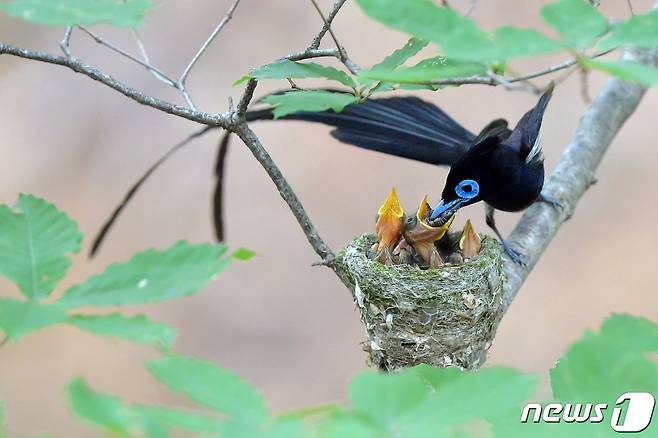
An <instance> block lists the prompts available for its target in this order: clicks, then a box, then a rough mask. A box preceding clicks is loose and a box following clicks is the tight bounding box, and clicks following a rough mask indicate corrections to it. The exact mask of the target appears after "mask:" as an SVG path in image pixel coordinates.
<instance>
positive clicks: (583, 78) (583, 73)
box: [580, 69, 592, 104]
mask: <svg viewBox="0 0 658 438" xmlns="http://www.w3.org/2000/svg"><path fill="white" fill-rule="evenodd" d="M580 97H581V99H583V102H585V103H586V104H590V103H592V96H590V94H589V70H585V69H580Z"/></svg>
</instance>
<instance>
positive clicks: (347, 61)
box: [309, 0, 359, 74]
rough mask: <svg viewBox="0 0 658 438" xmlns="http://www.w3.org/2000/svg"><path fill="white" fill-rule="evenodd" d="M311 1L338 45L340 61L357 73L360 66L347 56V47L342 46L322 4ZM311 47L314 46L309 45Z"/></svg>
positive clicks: (353, 72)
mask: <svg viewBox="0 0 658 438" xmlns="http://www.w3.org/2000/svg"><path fill="white" fill-rule="evenodd" d="M310 1H311V3H312V4H313V7H315V10H316V11H317V12H318V15H320V18H322V21H323V22H324V26H323V27H322V28H323V29H324V27H326V28H327V30H328V31H329V34H330V35H331V38H332V39H333V40H334V44H335V45H336V49H337V50H338V55H339V58H338V59H340V61H341V62H342V63H343V64H345V67H347V69H348V70H349V71H350V72H351V73H352V74H356V73H357V71H358V70H359V68H358V67H357V66H356V64H354V63H353V62H352V61H351V60H350V59H349V57H348V56H347V53H346V52H345V49H344V48H343V46H341V44H340V42H338V38H336V34H335V33H334V30H333V29H332V28H331V22H329V21H328V20H327V19H326V18H325V17H324V14H323V13H322V9H320V6H318V3H317V2H316V1H315V0H310ZM309 48H312V46H311V47H309Z"/></svg>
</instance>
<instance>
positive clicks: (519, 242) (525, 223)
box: [503, 52, 658, 307]
mask: <svg viewBox="0 0 658 438" xmlns="http://www.w3.org/2000/svg"><path fill="white" fill-rule="evenodd" d="M623 59H624V60H629V61H636V62H642V63H644V64H647V65H653V66H655V65H657V64H658V53H656V52H635V53H630V52H627V53H626V54H625V55H624V56H623ZM645 91H646V88H645V87H643V86H642V85H638V84H634V83H630V82H625V81H623V80H621V79H618V78H612V79H609V80H608V82H607V83H606V84H605V86H604V87H603V90H602V91H601V92H600V93H599V95H598V96H597V97H596V99H595V100H594V102H593V103H592V105H591V106H590V108H589V110H588V111H587V112H586V113H585V115H584V116H583V117H582V119H581V120H580V125H579V126H578V128H577V129H576V132H575V133H574V135H573V137H572V139H571V141H570V142H569V144H568V145H567V147H566V149H565V150H564V152H563V153H562V156H561V158H560V160H559V161H558V163H557V165H556V166H555V169H554V170H553V173H552V174H551V175H550V177H548V178H547V180H546V183H545V184H544V190H545V191H546V193H548V194H550V195H551V196H553V197H555V198H557V199H559V200H560V202H561V203H562V204H563V206H564V208H563V209H556V208H554V207H551V206H549V205H547V204H543V203H537V204H535V205H533V206H532V207H530V208H529V209H528V210H526V212H525V213H524V215H523V216H522V218H521V220H520V221H519V223H518V224H517V226H516V227H515V228H514V231H513V232H512V234H511V235H510V238H509V241H510V242H511V244H512V245H513V246H514V247H515V248H520V249H521V251H522V252H523V253H524V255H525V259H526V261H527V262H528V264H527V266H520V265H518V264H516V263H513V262H511V261H509V260H506V261H505V265H504V269H505V273H506V275H507V282H506V284H505V291H504V296H503V301H504V303H505V306H506V307H507V306H509V305H510V303H511V302H512V300H513V299H514V297H515V296H516V294H517V293H518V291H519V288H520V287H521V285H522V284H523V282H524V281H525V279H526V277H527V276H528V274H529V273H530V271H531V270H532V268H533V267H534V265H535V264H536V263H537V261H538V260H539V258H540V257H541V255H542V253H543V252H544V250H545V249H546V247H547V246H548V244H549V243H550V242H551V240H552V239H553V237H555V235H556V233H557V231H558V230H559V228H560V226H561V225H562V224H563V223H564V222H565V221H566V220H567V219H569V218H570V217H571V216H572V215H573V213H574V209H575V207H576V203H577V202H578V200H579V199H580V198H581V197H582V196H583V194H584V193H585V191H586V190H587V189H588V188H589V187H590V186H591V185H592V182H593V181H594V180H595V178H594V174H595V172H596V169H597V167H598V166H599V163H600V162H601V160H602V158H603V155H604V154H605V152H606V151H607V149H608V147H609V146H610V143H611V142H612V140H613V139H614V137H615V135H616V134H617V132H618V131H619V130H620V129H621V127H622V125H623V124H624V122H625V121H626V119H628V117H630V115H631V114H632V113H633V111H635V108H637V106H638V104H639V103H640V101H641V99H642V96H643V95H644V92H645Z"/></svg>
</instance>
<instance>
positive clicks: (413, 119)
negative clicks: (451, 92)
mask: <svg viewBox="0 0 658 438" xmlns="http://www.w3.org/2000/svg"><path fill="white" fill-rule="evenodd" d="M272 118H273V116H272V113H271V110H269V109H266V110H260V111H250V112H248V113H247V120H248V121H253V120H265V119H272ZM282 119H289V120H305V121H311V122H318V123H324V124H326V125H329V126H333V127H335V128H336V129H334V130H333V131H332V132H331V135H332V136H333V137H334V138H336V139H338V140H339V141H341V142H343V143H347V144H351V145H354V146H358V147H362V148H365V149H370V150H375V151H378V152H384V153H387V154H390V155H395V156H399V157H405V158H410V159H412V160H417V161H422V162H425V163H431V164H447V165H450V164H452V163H454V162H455V161H456V160H457V158H459V157H460V156H461V155H462V154H463V153H464V152H465V151H466V150H467V149H468V147H469V146H470V144H471V143H472V142H473V139H474V138H475V135H473V134H472V133H471V132H469V131H468V130H466V129H465V128H464V127H463V126H461V125H460V124H459V123H457V122H456V121H455V120H453V119H452V118H451V117H449V116H448V115H447V114H446V113H444V112H443V111H442V110H441V109H439V108H438V107H436V106H435V105H433V104H431V103H429V102H425V101H423V100H421V99H419V98H417V97H412V96H406V97H387V98H374V99H369V100H367V101H365V102H363V103H358V104H352V105H348V106H347V107H345V109H343V111H341V112H340V113H336V112H334V111H322V112H297V113H293V114H289V115H287V116H285V117H282Z"/></svg>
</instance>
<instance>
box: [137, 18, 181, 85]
mask: <svg viewBox="0 0 658 438" xmlns="http://www.w3.org/2000/svg"><path fill="white" fill-rule="evenodd" d="M131 31H132V34H133V37H134V38H135V44H136V45H137V49H139V53H141V54H142V59H143V60H144V62H145V63H147V64H148V65H150V66H151V67H153V64H152V63H151V58H150V57H149V55H148V52H147V51H146V46H145V45H144V40H142V36H141V35H140V33H139V31H138V30H137V29H131ZM149 71H150V72H151V74H152V75H153V76H154V77H155V78H156V79H157V80H159V81H162V82H164V83H166V84H169V85H175V84H171V83H170V82H172V81H173V80H172V79H171V78H168V77H164V76H162V75H161V74H160V73H158V72H157V71H156V70H155V69H149Z"/></svg>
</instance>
